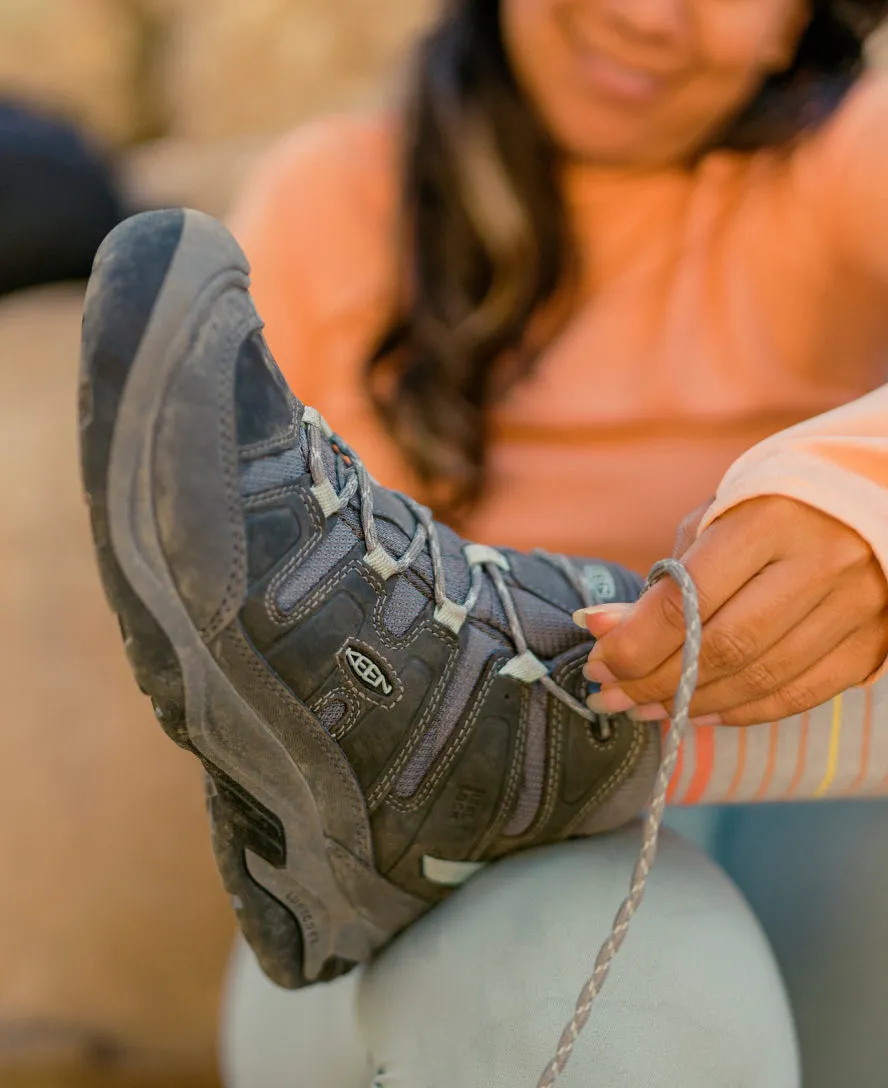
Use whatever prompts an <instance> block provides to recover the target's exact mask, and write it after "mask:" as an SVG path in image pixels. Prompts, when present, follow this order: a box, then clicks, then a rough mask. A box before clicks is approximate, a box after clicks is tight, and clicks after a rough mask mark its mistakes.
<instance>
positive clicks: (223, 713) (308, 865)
mask: <svg viewBox="0 0 888 1088" xmlns="http://www.w3.org/2000/svg"><path fill="white" fill-rule="evenodd" d="M176 236H177V237H176ZM248 274H249V265H248V263H247V261H246V258H245V257H244V255H243V253H242V252H241V250H240V248H239V247H238V246H237V244H236V243H235V241H234V239H233V238H232V237H231V236H230V235H229V234H228V232H227V231H225V230H224V228H222V227H221V226H220V225H219V224H217V223H216V222H215V221H214V220H212V219H210V218H209V217H207V216H204V215H202V214H201V213H198V212H152V213H147V214H146V215H142V216H138V217H136V218H135V219H133V220H129V221H127V222H126V223H124V224H122V225H121V226H120V227H118V228H117V229H116V230H115V231H113V232H112V233H111V235H109V237H108V238H107V239H106V241H105V242H104V243H103V245H102V247H101V249H100V250H99V253H98V255H97V257H96V263H95V267H94V271H93V276H92V279H91V280H90V285H89V288H88V291H87V298H86V303H85V308H84V340H83V362H82V371H81V382H80V435H81V464H82V473H83V480H84V484H85V488H86V492H87V497H88V501H89V505H90V511H91V518H92V527H93V535H94V543H95V549H96V554H97V558H98V564H99V568H100V573H101V577H102V583H103V586H104V589H105V593H106V596H107V598H108V601H109V603H110V605H111V608H112V609H113V610H114V611H115V613H116V614H117V616H118V619H119V622H120V626H121V631H122V633H123V638H124V644H125V646H126V650H127V655H128V657H129V660H130V663H131V666H132V668H133V671H134V673H135V676H136V680H137V682H138V683H139V686H140V688H141V689H142V691H143V692H144V693H145V694H146V695H148V696H149V697H150V698H151V700H152V702H153V704H154V707H155V713H156V715H157V717H158V720H159V721H160V723H161V725H162V726H163V727H164V729H165V730H166V732H167V734H168V735H169V736H170V737H171V738H172V739H173V740H174V741H175V742H176V743H177V744H179V745H180V746H181V747H183V748H185V749H187V750H188V751H191V752H192V753H193V754H194V755H196V756H197V757H198V758H199V759H200V760H201V762H202V763H203V765H204V768H205V770H206V772H207V778H206V781H207V798H208V808H209V813H210V822H211V831H212V841H213V849H214V852H215V856H216V861H217V865H218V868H219V871H220V873H221V876H222V879H223V883H224V884H225V887H226V890H227V891H228V892H229V894H230V895H231V897H232V900H233V903H234V906H235V910H236V912H237V915H238V919H239V921H240V924H241V928H242V929H243V931H244V934H245V936H246V938H247V940H248V942H249V943H250V945H251V946H252V948H253V950H254V952H255V953H256V955H257V958H258V960H259V962H260V964H261V966H262V968H263V970H264V971H265V972H266V974H268V975H269V977H271V978H272V979H273V980H274V981H275V982H276V983H278V985H281V986H284V987H286V988H289V989H293V988H298V987H301V986H304V985H307V984H310V983H313V982H317V981H324V980H329V979H331V978H335V977H337V976H339V975H341V974H344V973H346V972H347V971H349V970H350V969H351V968H352V967H353V966H355V964H357V963H360V962H364V961H366V960H367V959H368V958H369V957H370V956H371V954H372V953H373V952H374V951H375V950H376V949H377V948H379V947H380V946H381V945H383V944H384V943H386V941H387V940H388V939H390V937H391V936H392V935H393V933H394V932H396V931H397V930H398V929H399V928H402V927H403V926H404V925H406V924H407V923H408V922H409V921H411V920H412V919H413V918H414V917H416V916H417V915H418V914H419V913H421V912H422V909H423V906H424V905H423V904H420V903H419V901H417V900H415V899H414V898H413V897H411V896H407V895H405V894H404V893H402V892H400V891H399V890H398V889H396V888H394V887H393V886H392V885H390V884H389V883H388V882H387V881H385V880H384V878H382V877H380V876H379V875H378V874H377V873H376V872H375V871H374V870H373V866H372V846H371V840H370V830H369V819H368V816H367V812H366V807H365V805H364V801H363V798H362V797H361V795H360V791H359V788H358V786H357V782H356V780H355V779H354V775H353V773H352V772H351V769H350V768H349V767H348V764H347V761H346V760H345V757H344V756H343V754H342V752H341V751H340V749H339V748H338V746H337V745H336V743H335V742H334V741H333V740H332V738H330V737H329V735H328V734H327V733H326V732H325V731H324V730H323V728H322V726H321V725H320V724H319V723H318V722H317V720H316V719H315V718H314V715H312V714H311V713H310V711H309V710H308V709H307V708H305V707H304V706H303V705H302V704H298V703H296V708H295V710H294V711H293V714H292V715H288V718H291V717H295V718H296V720H288V722H287V724H286V731H282V730H281V729H280V728H278V729H275V728H274V727H273V726H272V725H271V724H270V723H269V722H267V721H266V720H265V719H264V718H263V717H262V716H261V715H260V714H259V713H258V712H257V710H256V709H254V707H253V706H251V705H250V704H249V703H248V701H247V700H246V698H245V697H244V696H243V695H242V694H241V693H240V692H239V691H238V690H236V689H235V687H234V686H233V684H232V683H231V682H230V681H229V679H228V678H227V677H226V675H225V674H224V673H223V672H222V670H221V669H220V667H219V665H218V663H217V662H216V660H215V659H214V657H213V656H212V654H211V653H210V651H209V649H208V648H207V646H206V644H205V643H204V641H203V639H202V638H201V635H200V633H199V632H198V630H197V629H196V627H195V626H194V624H193V623H192V621H191V619H190V618H189V615H188V612H187V610H186V608H185V605H184V603H183V602H182V600H181V598H180V596H179V594H178V591H177V588H176V585H175V582H174V580H173V577H172V574H171V573H170V571H169V568H168V566H167V563H166V559H165V557H164V553H163V549H162V546H161V542H160V537H159V532H158V529H157V525H156V522H155V518H154V502H153V489H152V476H151V466H152V460H153V452H154V437H155V432H156V427H157V420H158V417H159V415H160V413H161V410H162V407H163V404H164V395H165V389H166V388H167V385H168V383H169V382H170V381H171V380H172V378H173V376H174V375H175V373H176V367H177V366H178V365H179V364H180V362H181V360H182V359H184V358H186V357H187V352H188V351H189V345H190V343H191V340H192V337H193V334H194V332H195V330H196V329H197V328H198V327H199V325H200V322H201V321H202V319H203V318H204V317H205V315H206V314H207V313H208V311H209V309H210V308H211V307H212V306H213V304H214V303H215V302H216V300H217V299H218V295H219V292H220V290H224V289H226V288H231V287H232V286H239V287H243V288H244V289H246V288H247V286H248V283H249V281H248ZM117 294H119V296H120V298H119V302H118V301H117ZM258 324H259V323H258V319H257V326H258ZM295 702H296V701H295V700H294V703H295ZM288 737H290V738H291V743H289V744H288V743H287V738H288ZM319 774H321V775H323V774H332V775H334V776H335V778H334V780H335V781H336V782H337V783H339V782H343V783H345V794H346V796H345V797H342V798H341V799H340V804H339V806H337V809H338V811H337V812H336V813H333V812H332V811H330V806H329V804H328V805H327V806H326V809H327V810H325V806H324V803H323V801H319V800H318V797H317V796H316V791H315V792H313V791H312V788H311V784H310V783H311V782H312V781H317V780H318V775H319ZM344 776H345V777H344ZM327 792H329V791H327ZM349 793H350V794H352V796H351V797H348V796H347V795H348V794H349ZM349 801H351V802H352V803H351V804H349ZM343 806H344V808H345V811H346V816H345V817H344V816H343ZM344 820H345V821H346V823H348V834H346V835H343V834H342V828H343V821H344ZM331 826H333V827H335V828H336V829H337V835H336V837H335V841H334V838H333V836H331V835H330V834H328V828H330V827H331ZM343 885H345V887H346V888H347V891H345V890H343ZM356 891H357V892H358V893H359V894H357V895H356ZM355 901H357V902H360V903H361V904H362V909H360V910H359V909H358V908H357V907H356V906H355Z"/></svg>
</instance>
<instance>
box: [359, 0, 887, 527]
mask: <svg viewBox="0 0 888 1088" xmlns="http://www.w3.org/2000/svg"><path fill="white" fill-rule="evenodd" d="M886 14H888V0H813V2H812V15H811V20H810V22H809V24H808V27H807V30H806V32H805V34H804V35H803V37H802V39H801V42H800V44H799V48H798V51H797V54H796V57H795V61H794V63H793V65H792V66H791V67H790V68H789V69H788V70H787V71H786V72H783V73H781V74H780V75H778V76H775V77H773V78H771V79H769V80H768V81H767V82H766V83H765V84H764V86H763V87H761V89H760V91H759V93H758V94H757V96H756V98H755V99H754V100H753V101H752V102H751V103H749V104H748V105H747V107H746V108H745V109H744V110H743V112H742V113H741V115H740V116H738V117H737V118H736V119H735V120H734V121H733V122H732V123H731V125H730V126H729V127H728V128H727V130H726V131H724V132H722V133H721V134H720V136H719V138H718V140H717V141H716V144H715V146H720V147H726V148H732V149H737V150H752V149H755V148H762V147H767V146H776V145H779V144H782V143H785V142H786V141H788V140H790V139H792V138H793V137H794V136H797V135H798V134H799V133H800V132H802V131H804V130H805V129H808V128H810V127H811V126H812V125H814V124H817V123H818V122H819V121H821V120H822V119H823V118H824V117H825V116H827V115H828V114H829V113H830V112H831V111H832V110H833V109H835V107H836V106H837V104H838V103H839V102H840V101H841V99H842V98H843V96H844V95H845V93H846V92H847V90H848V89H849V87H850V86H851V85H852V84H853V82H854V80H855V79H857V77H858V75H859V74H860V71H861V69H862V67H863V63H864V61H863V45H864V41H865V39H866V37H867V35H868V34H869V33H870V32H871V31H872V30H873V29H874V28H875V27H876V26H877V25H878V23H879V22H880V21H881V19H882V18H883V17H884V16H885V15H886ZM408 92H409V93H408V96H407V110H406V118H405V121H406V131H405V140H404V145H403V165H402V179H401V186H402V189H401V191H402V211H403V218H404V228H405V233H404V236H405V239H407V240H408V241H407V250H406V259H407V261H408V262H409V263H408V267H407V268H406V270H405V271H406V273H407V275H406V277H405V279H406V281H407V282H409V284H410V294H409V297H408V298H406V299H405V302H404V306H403V309H402V312H401V314H400V315H399V319H398V322H397V324H396V326H395V327H394V328H393V329H392V330H391V331H390V333H389V334H388V335H387V336H386V338H385V341H384V343H383V344H382V345H381V346H380V349H379V351H378V352H377V353H376V354H375V356H374V357H373V358H372V359H371V360H370V361H369V363H368V366H367V371H366V380H367V387H368V390H369V392H370V396H371V398H372V400H373V403H374V405H375V407H376V410H377V412H378V413H379V415H380V417H381V418H382V420H383V421H384V423H385V425H386V427H387V429H388V430H389V432H390V433H391V435H392V436H393V438H394V440H395V441H396V443H397V444H398V446H399V448H400V449H401V450H402V452H403V453H404V454H405V456H407V457H408V458H409V459H410V462H411V463H412V465H413V466H414V468H415V470H416V471H417V473H418V476H419V481H420V484H421V485H422V487H423V488H424V490H425V499H426V501H428V502H429V503H430V504H431V505H432V506H434V507H435V509H436V512H437V513H438V514H439V515H442V516H445V517H449V518H450V519H451V520H453V521H458V520H459V519H460V517H461V516H462V515H464V514H465V513H467V512H468V511H469V510H471V508H472V507H473V506H474V505H475V504H476V503H477V501H478V499H479V498H480V497H481V496H482V494H483V490H484V484H485V472H486V452H487V448H488V443H489V434H488V427H489V414H490V413H489V409H490V406H491V404H492V403H494V402H495V401H496V399H497V398H498V397H501V396H502V394H503V392H504V391H505V390H506V389H508V388H509V387H510V386H511V385H513V384H514V383H515V382H517V381H519V380H520V379H521V378H523V377H525V376H526V375H527V374H528V373H529V372H530V371H531V369H532V368H533V365H534V361H535V354H538V350H539V349H537V351H536V352H535V351H534V350H533V349H532V348H531V347H530V346H529V345H528V344H527V342H526V340H527V337H526V332H527V329H528V325H529V322H530V320H531V317H532V316H533V315H534V314H535V313H536V312H537V311H538V310H539V309H540V308H541V307H542V306H543V305H544V304H546V303H547V302H550V301H551V300H552V299H553V297H554V296H555V293H556V290H558V289H560V288H561V287H563V286H564V284H565V283H569V282H570V273H571V268H572V263H573V262H572V257H573V246H572V243H571V238H570V233H569V228H568V224H567V222H566V215H565V211H564V208H563V206H562V201H561V197H560V194H559V191H558V186H557V184H556V171H555V162H556V151H555V148H554V147H553V145H552V143H551V141H550V139H549V137H548V135H547V133H546V132H545V131H544V129H543V127H542V126H541V124H540V123H539V121H538V120H537V118H536V116H535V114H534V112H533V110H532V109H531V107H530V106H529V104H528V103H527V102H526V101H525V99H524V98H523V96H522V94H521V93H520V91H519V89H518V86H517V84H516V82H515V80H514V78H513V76H512V72H511V70H510V67H509V63H508V59H507V57H506V54H505V51H504V48H503V43H502V38H501V34H500V20H499V0H446V3H445V8H444V12H443V13H442V15H441V17H440V19H439V20H438V22H437V24H436V25H435V26H434V27H433V28H432V30H431V32H430V33H429V34H428V35H427V37H425V38H424V40H423V41H422V42H421V43H420V46H419V48H418V50H417V55H416V60H415V64H414V67H413V70H412V75H411V80H410V84H409V87H408Z"/></svg>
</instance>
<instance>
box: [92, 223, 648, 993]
mask: <svg viewBox="0 0 888 1088" xmlns="http://www.w3.org/2000/svg"><path fill="white" fill-rule="evenodd" d="M247 277H248V265H247V262H246V260H245V258H244V256H243V254H242V253H241V251H240V249H239V248H238V246H237V245H236V243H235V242H234V240H233V239H232V237H231V236H230V235H229V234H228V232H227V231H226V230H225V229H224V228H223V227H222V226H221V225H219V224H218V223H216V222H215V221H214V220H212V219H209V218H208V217H206V216H204V215H201V214H199V213H196V212H179V211H164V212H151V213H148V214H145V215H141V216H137V217H135V218H133V219H130V220H128V221H127V222H125V223H123V224H122V225H121V226H119V227H118V228H116V229H115V230H114V231H113V232H112V234H111V235H109V237H108V238H107V240H106V241H105V243H104V244H103V246H102V248H101V250H100V252H99V255H98V257H97V259H96V265H95V268H94V271H93V276H92V279H91V281H90V286H89V291H88V294H87V299H86V308H85V314H84V323H83V371H82V379H81V400H80V416H81V438H82V470H83V477H84V482H85V486H86V492H87V495H88V498H89V503H90V507H91V517H92V528H93V534H94V537H95V546H96V552H97V555H98V561H99V566H100V569H101V574H102V580H103V584H104V587H105V591H106V593H107V596H108V599H109V601H110V603H111V607H112V608H113V609H114V611H115V612H116V613H117V615H118V617H119V620H120V624H121V628H122V632H123V637H124V641H125V643H126V649H127V653H128V656H129V659H130V662H131V664H132V667H133V670H134V672H135V675H136V678H137V680H138V682H139V684H140V686H141V688H142V690H143V691H144V692H145V693H146V694H147V695H150V697H151V699H152V701H153V703H154V707H155V710H156V714H157V717H158V719H159V720H160V722H161V724H162V725H163V727H164V728H165V729H166V731H167V733H168V734H169V735H170V736H171V737H172V738H173V739H174V740H175V741H176V742H177V743H179V744H180V745H182V746H183V747H186V748H188V749H189V750H190V751H192V752H193V753H194V754H195V755H197V756H198V758H199V759H200V760H201V762H202V763H203V765H204V767H205V768H206V771H207V782H208V794H209V808H210V814H211V820H212V835H213V843H214V848H215V852H216V858H217V861H218V865H219V869H220V870H221V873H222V877H223V880H224V882H225V886H226V888H227V889H228V891H229V892H230V894H231V895H232V897H233V900H234V904H235V909H236V911H237V914H238V917H239V919H240V923H241V926H242V928H243V930H244V932H245V934H246V936H247V938H248V940H249V942H250V943H251V945H252V946H253V948H254V950H255V952H256V953H257V955H258V958H259V960H260V962H261V964H262V966H263V968H264V969H265V971H266V972H267V973H268V975H269V976H270V977H271V978H273V979H274V980H275V981H276V982H278V983H279V984H281V985H283V986H287V987H297V986H302V985H305V984H307V983H311V982H315V981H317V980H321V979H329V978H332V977H334V976H336V975H338V974H341V973H343V972H344V971H346V970H348V969H349V968H351V967H352V966H353V965H354V964H356V963H358V962H362V961H365V960H367V959H368V958H369V957H370V956H371V955H372V954H373V952H374V951H375V950H377V949H378V948H380V947H381V946H383V945H385V944H386V943H387V942H388V941H389V940H390V939H391V938H392V937H393V936H394V935H395V934H396V933H398V932H399V931H400V930H401V929H403V928H404V927H405V926H407V925H409V924H410V923H411V922H412V921H413V920H414V919H416V918H417V917H419V916H420V915H421V914H423V913H424V912H425V911H426V910H428V909H429V908H430V907H431V906H432V905H433V904H434V903H436V902H437V901H438V900H440V899H441V898H442V897H443V896H445V895H446V894H447V893H448V892H449V891H450V890H452V888H453V887H454V886H456V885H457V884H459V883H461V882H462V881H463V880H464V879H465V878H466V877H467V876H468V875H469V874H471V872H472V871H473V870H474V869H475V868H477V867H478V866H479V865H481V864H483V863H486V862H489V861H491V860H493V859H495V858H497V857H499V856H501V855H503V854H507V853H510V852H512V851H515V850H519V849H522V848H525V847H529V846H535V845H539V844H543V843H549V842H554V841H557V840H560V839H565V838H569V837H571V836H577V835H585V834H590V833H593V832H596V831H601V830H606V829H609V828H612V827H615V826H617V825H619V824H621V823H623V822H625V821H626V820H627V819H629V818H630V817H632V816H634V815H635V814H637V813H638V812H639V811H640V810H641V809H642V808H643V807H644V805H645V802H646V800H647V797H648V794H649V791H650V787H651V784H652V782H653V779H654V775H655V773H656V768H657V763H658V756H659V743H658V739H657V736H658V734H657V730H656V728H655V727H652V726H648V725H640V724H635V723H633V722H631V721H629V720H627V719H623V718H620V719H610V720H604V719H598V718H596V717H595V716H594V715H593V714H591V713H590V712H589V711H588V710H587V709H586V707H585V704H584V699H585V696H586V695H587V684H586V682H585V681H584V679H583V676H582V667H583V664H584V660H585V657H586V654H587V653H588V650H589V648H590V644H589V641H588V636H586V635H584V633H583V632H582V631H580V630H579V629H578V628H577V627H575V625H574V624H573V622H572V620H571V614H572V612H573V611H574V610H575V609H577V608H579V607H581V606H583V605H584V604H591V603H594V602H595V601H596V600H633V599H635V597H637V595H638V593H639V591H640V588H641V580H640V579H639V578H638V577H636V576H635V575H633V574H630V573H628V572H626V571H624V570H622V569H620V568H618V567H615V566H610V565H606V564H603V563H596V562H593V561H586V560H573V561H571V560H567V559H564V558H562V557H557V556H548V555H545V554H542V553H534V554H531V555H524V554H520V553H517V552H514V551H509V550H499V551H497V550H494V549H492V548H487V547H481V546H478V545H475V544H468V543H466V542H465V541H464V540H462V539H460V538H459V537H458V536H457V535H456V534H455V533H454V532H452V531H451V530H449V529H447V528H445V527H444V526H443V525H440V524H438V523H436V522H433V521H432V519H431V516H430V515H429V513H428V511H426V510H425V509H424V508H423V507H421V506H420V505H419V504H418V503H416V502H414V501H412V500H411V499H409V498H407V497H405V496H402V495H399V494H396V493H394V492H392V491H388V490H386V489H385V488H382V487H380V486H379V485H377V484H376V483H375V482H373V481H372V480H371V479H370V477H369V476H368V475H367V473H366V471H365V469H364V467H363V465H362V464H361V462H360V460H359V458H358V457H357V455H356V454H355V453H354V452H353V451H352V450H350V449H349V447H348V446H347V445H346V444H345V442H344V441H342V440H341V439H340V438H338V437H337V436H335V435H334V434H332V433H331V432H330V430H329V428H328V427H327V426H326V424H325V423H324V421H323V419H322V418H321V417H320V416H319V415H318V413H317V412H316V411H314V410H313V409H311V408H307V407H305V406H303V405H302V404H301V403H300V402H299V401H298V400H296V398H295V397H294V396H293V395H292V394H291V393H290V391H289V390H288V389H287V387H286V384H285V382H284V380H283V378H282V377H281V375H280V373H279V371H278V369H277V367H276V365H275V363H274V361H273V360H272V359H271V357H270V355H269V353H268V350H267V348H266V347H265V343H264V340H263V338H262V335H261V327H262V326H261V322H260V319H259V317H258V316H257V314H256V311H255V309H254V307H253V304H252V302H251V300H250V296H249V294H248V287H249V280H248V278H247Z"/></svg>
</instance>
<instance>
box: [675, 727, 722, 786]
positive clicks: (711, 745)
mask: <svg viewBox="0 0 888 1088" xmlns="http://www.w3.org/2000/svg"><path fill="white" fill-rule="evenodd" d="M694 744H695V749H696V756H697V760H696V763H695V766H694V774H693V776H692V778H691V781H690V782H689V783H688V788H687V790H686V792H685V795H684V797H683V798H682V801H681V803H682V804H683V805H699V803H700V802H701V801H702V799H703V795H704V794H705V793H706V787H707V786H708V785H709V780H710V778H712V768H713V766H714V764H715V727H714V726H711V725H704V726H700V727H698V728H696V729H694Z"/></svg>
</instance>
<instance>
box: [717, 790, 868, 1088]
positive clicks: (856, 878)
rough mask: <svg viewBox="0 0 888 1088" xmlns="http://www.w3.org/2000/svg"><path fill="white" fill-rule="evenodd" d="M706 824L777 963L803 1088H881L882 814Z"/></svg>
mask: <svg viewBox="0 0 888 1088" xmlns="http://www.w3.org/2000/svg"><path fill="white" fill-rule="evenodd" d="M709 822H710V827H709V829H708V831H707V832H706V836H705V837H706V838H708V840H709V843H710V845H711V848H712V853H713V854H714V856H715V857H716V858H717V859H718V861H719V862H720V863H721V865H722V866H724V868H725V869H726V870H727V872H728V873H729V874H730V875H731V876H732V877H733V878H734V880H735V881H736V882H737V884H738V885H739V887H740V889H741V890H742V891H743V893H744V894H745V895H746V897H747V899H748V900H749V902H750V904H751V906H752V908H753V910H754V911H755V913H756V915H757V916H758V918H759V920H760V921H761V923H762V925H763V926H764V928H765V932H766V933H767V935H768V937H769V939H770V941H771V944H772V947H773V948H774V951H775V953H776V956H777V960H778V963H779V965H780V968H781V971H782V974H783V978H784V980H785V983H786V986H787V989H788V992H789V997H790V1002H791V1004H792V1008H793V1012H794V1014H795V1019H796V1024H797V1030H798V1035H799V1041H800V1047H801V1054H802V1065H803V1082H804V1085H805V1088H845V1086H846V1085H847V1086H848V1088H885V1086H886V1085H888V802H886V801H884V800H882V801H864V800H856V801H821V802H814V803H808V804H788V805H758V806H752V805H750V806H743V807H742V808H739V809H735V810H728V809H725V810H717V811H716V812H715V813H714V815H713V816H711V817H709Z"/></svg>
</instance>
